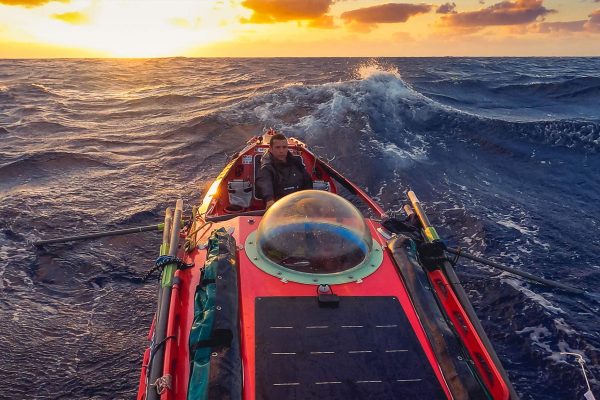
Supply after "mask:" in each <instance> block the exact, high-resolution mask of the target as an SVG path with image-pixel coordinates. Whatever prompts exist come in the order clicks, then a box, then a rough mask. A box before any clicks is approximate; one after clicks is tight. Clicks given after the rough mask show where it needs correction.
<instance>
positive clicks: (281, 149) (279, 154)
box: [271, 140, 288, 162]
mask: <svg viewBox="0 0 600 400" xmlns="http://www.w3.org/2000/svg"><path fill="white" fill-rule="evenodd" d="M287 151H288V144H287V140H272V141H271V153H272V154H273V157H274V158H275V160H277V161H281V162H284V161H285V160H286V157H287Z"/></svg>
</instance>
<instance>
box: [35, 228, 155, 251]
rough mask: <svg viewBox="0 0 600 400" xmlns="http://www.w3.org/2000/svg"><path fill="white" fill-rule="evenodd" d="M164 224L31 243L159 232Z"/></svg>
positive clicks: (36, 244) (73, 240)
mask: <svg viewBox="0 0 600 400" xmlns="http://www.w3.org/2000/svg"><path fill="white" fill-rule="evenodd" d="M164 226H165V224H163V223H161V224H158V225H147V226H138V227H137V228H127V229H117V230H114V231H105V232H96V233H88V234H86V235H76V236H65V237H61V238H55V239H46V240H38V241H37V242H33V245H34V246H42V245H44V244H52V243H65V242H75V241H77V240H86V239H98V238H102V237H107V236H118V235H128V234H130V233H138V232H147V231H157V232H160V231H162V230H163V228H164Z"/></svg>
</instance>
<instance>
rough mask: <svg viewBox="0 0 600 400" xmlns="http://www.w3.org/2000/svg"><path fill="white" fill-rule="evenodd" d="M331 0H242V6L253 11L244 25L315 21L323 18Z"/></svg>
mask: <svg viewBox="0 0 600 400" xmlns="http://www.w3.org/2000/svg"><path fill="white" fill-rule="evenodd" d="M332 3H333V0H303V1H299V0H244V1H243V2H242V6H244V7H246V8H249V9H250V10H252V11H253V13H252V15H251V16H250V18H242V19H241V22H242V23H246V24H270V23H275V22H287V21H294V20H317V19H319V18H322V17H323V16H325V14H326V13H327V12H328V11H329V7H330V6H331V4H332Z"/></svg>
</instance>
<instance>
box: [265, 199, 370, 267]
mask: <svg viewBox="0 0 600 400" xmlns="http://www.w3.org/2000/svg"><path fill="white" fill-rule="evenodd" d="M257 244H258V247H259V249H260V252H261V253H262V255H263V256H264V257H266V258H267V259H269V260H270V261H271V262H274V263H276V264H278V265H280V266H282V267H284V268H287V269H291V270H294V271H298V272H304V273H311V274H332V273H337V272H342V271H346V270H348V269H351V268H354V267H356V266H358V265H360V264H361V263H362V262H363V261H365V259H366V258H367V257H369V255H370V253H371V250H372V247H373V239H372V237H371V232H370V231H369V228H368V227H367V225H366V223H365V221H364V218H363V216H362V214H361V213H360V211H358V210H357V209H356V207H354V206H353V205H352V204H351V203H350V202H349V201H347V200H345V199H343V198H342V197H340V196H338V195H335V194H333V193H329V192H325V191H320V190H304V191H300V192H296V193H293V194H290V195H288V196H286V197H284V198H282V199H281V200H279V201H277V202H276V203H275V204H274V205H273V206H271V208H269V210H268V211H267V212H266V213H265V215H264V217H263V218H262V220H261V222H260V225H259V227H258V231H257Z"/></svg>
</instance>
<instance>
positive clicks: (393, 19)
mask: <svg viewBox="0 0 600 400" xmlns="http://www.w3.org/2000/svg"><path fill="white" fill-rule="evenodd" d="M431 8H432V6H431V5H429V4H407V3H388V4H381V5H378V6H372V7H365V8H359V9H356V10H352V11H347V12H345V13H342V15H341V17H342V19H343V20H344V21H345V22H346V23H359V24H369V25H370V24H386V23H397V22H406V21H408V19H409V18H410V17H412V16H414V15H418V14H424V13H428V12H429V11H430V10H431Z"/></svg>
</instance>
